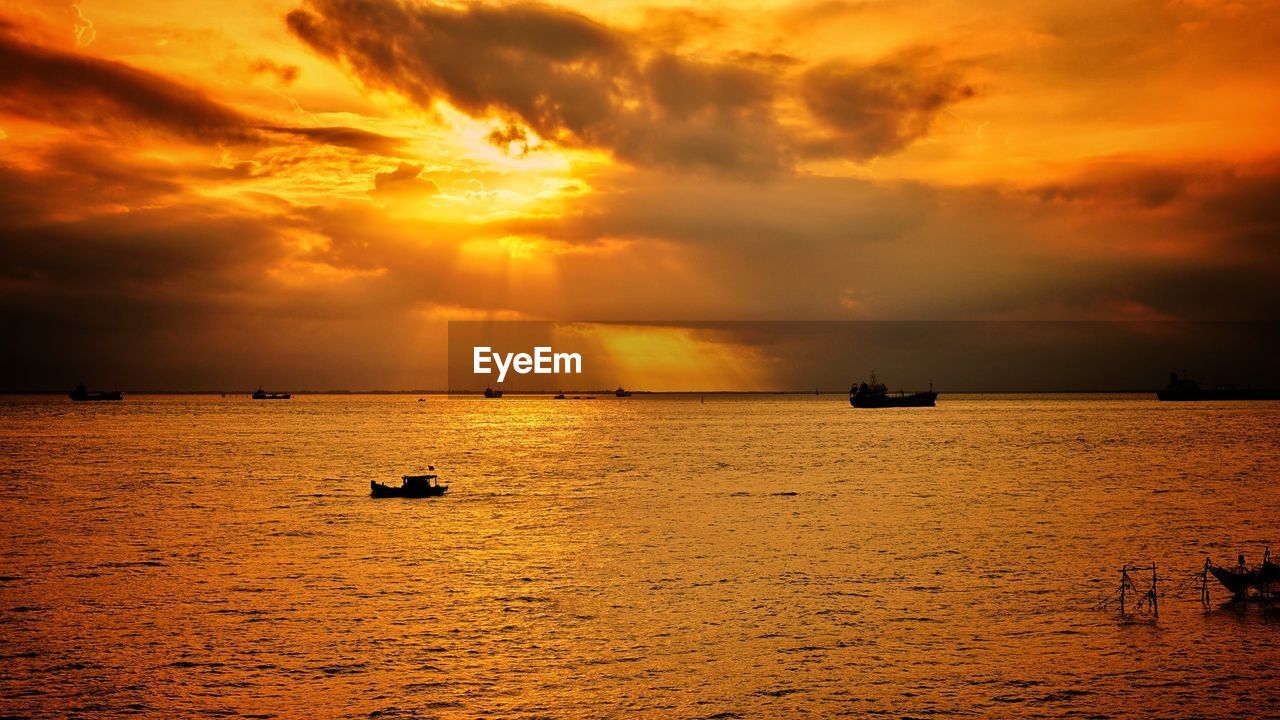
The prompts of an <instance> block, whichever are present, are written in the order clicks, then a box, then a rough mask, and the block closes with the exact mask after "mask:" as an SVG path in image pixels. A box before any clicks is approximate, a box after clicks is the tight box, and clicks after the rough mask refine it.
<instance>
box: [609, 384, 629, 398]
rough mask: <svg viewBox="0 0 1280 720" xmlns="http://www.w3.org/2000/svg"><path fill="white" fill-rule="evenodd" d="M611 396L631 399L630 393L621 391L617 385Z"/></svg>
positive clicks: (620, 387)
mask: <svg viewBox="0 0 1280 720" xmlns="http://www.w3.org/2000/svg"><path fill="white" fill-rule="evenodd" d="M613 395H614V397H631V391H630V390H624V389H622V386H621V385H619V386H618V389H617V390H614V391H613Z"/></svg>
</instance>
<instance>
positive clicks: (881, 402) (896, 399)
mask: <svg viewBox="0 0 1280 720" xmlns="http://www.w3.org/2000/svg"><path fill="white" fill-rule="evenodd" d="M937 400H938V393H936V392H934V391H933V383H932V382H930V383H929V389H928V390H927V391H925V392H916V393H907V392H905V391H902V390H899V391H898V392H897V394H890V393H889V388H888V387H887V386H886V385H884V384H883V383H881V382H879V381H878V380H876V374H875V372H874V371H872V373H871V382H869V383H865V382H864V383H854V385H853V386H852V387H850V388H849V404H850V405H852V406H853V407H856V408H891V407H933V406H934V404H935V403H936V402H937Z"/></svg>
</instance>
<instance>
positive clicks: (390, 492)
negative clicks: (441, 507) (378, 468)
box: [369, 465, 449, 498]
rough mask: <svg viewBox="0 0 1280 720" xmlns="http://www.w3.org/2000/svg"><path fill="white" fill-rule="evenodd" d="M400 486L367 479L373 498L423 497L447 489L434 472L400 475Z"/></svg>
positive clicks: (436, 495)
mask: <svg viewBox="0 0 1280 720" xmlns="http://www.w3.org/2000/svg"><path fill="white" fill-rule="evenodd" d="M427 469H428V470H435V466H433V465H429V466H427ZM400 481H401V482H400V487H395V486H394V485H383V484H382V483H380V482H378V481H377V480H370V481H369V496H370V497H375V498H389V497H402V498H425V497H440V496H441V495H444V494H445V493H446V492H448V490H449V486H448V485H441V484H440V478H439V476H437V475H434V474H428V475H401V476H400Z"/></svg>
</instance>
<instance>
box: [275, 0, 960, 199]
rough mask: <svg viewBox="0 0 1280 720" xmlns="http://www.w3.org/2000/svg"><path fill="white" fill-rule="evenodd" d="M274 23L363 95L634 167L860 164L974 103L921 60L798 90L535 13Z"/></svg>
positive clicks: (388, 6) (820, 73) (293, 17)
mask: <svg viewBox="0 0 1280 720" xmlns="http://www.w3.org/2000/svg"><path fill="white" fill-rule="evenodd" d="M287 23H288V26H289V28H290V30H291V31H292V32H293V33H294V34H295V35H296V36H297V37H298V38H300V39H301V40H303V41H304V42H305V43H307V44H308V45H309V46H310V47H311V48H312V49H313V50H315V51H316V52H318V53H320V54H322V55H324V56H325V57H328V58H330V59H332V60H335V61H337V62H340V63H342V64H344V65H345V66H346V67H348V68H349V69H350V71H351V72H352V73H353V74H354V75H355V76H356V77H357V78H359V80H360V81H361V82H363V83H364V84H365V85H366V86H368V87H371V88H375V89H379V90H390V91H394V92H397V93H400V94H402V95H404V96H405V97H407V98H408V99H409V100H411V101H413V102H414V103H416V104H418V105H419V106H421V107H424V108H428V107H431V105H432V103H433V102H435V101H436V100H443V101H447V102H448V103H450V104H451V105H453V106H455V107H457V108H459V109H461V110H463V111H464V112H467V113H469V114H471V115H473V116H477V117H482V116H491V115H496V116H499V117H500V118H502V119H504V120H507V121H509V122H511V123H518V124H520V125H522V126H525V127H528V128H530V129H532V130H533V131H535V132H536V133H537V134H538V135H539V136H541V137H543V138H546V139H549V140H551V141H553V142H556V143H560V144H563V145H569V146H583V147H593V148H603V149H607V150H610V151H612V152H613V153H614V154H615V156H616V157H618V158H619V159H621V160H623V161H626V162H629V163H633V164H637V165H648V166H661V165H667V166H675V167H679V166H686V167H687V166H697V167H710V168H715V169H721V170H727V171H733V172H745V173H756V174H761V173H769V172H773V171H776V170H780V169H785V168H787V167H789V166H790V165H791V162H792V158H793V156H794V154H795V152H796V148H797V147H800V148H802V149H804V151H805V152H807V153H809V154H822V155H828V156H840V157H855V158H869V157H872V156H875V155H878V154H882V153H888V152H893V151H896V150H899V149H901V148H902V147H904V146H905V145H906V144H907V143H909V142H911V141H912V140H915V139H918V138H919V137H921V136H922V135H923V134H924V133H926V132H927V131H928V129H929V127H930V126H931V124H932V121H933V119H934V117H935V116H936V115H937V113H939V112H941V111H942V110H943V109H944V108H945V107H946V106H947V105H949V104H950V103H953V102H956V101H958V100H961V99H963V98H965V97H968V96H969V95H971V94H972V90H971V89H970V88H969V87H968V86H967V85H964V84H963V83H961V82H960V81H959V79H958V77H957V76H956V75H955V74H954V73H952V72H950V71H947V70H945V69H944V68H941V67H940V66H939V63H938V62H937V61H936V60H935V59H933V58H927V59H928V62H924V60H925V59H926V58H925V55H924V54H918V55H913V56H910V57H903V58H901V59H900V60H897V61H895V62H893V63H883V64H878V65H869V66H854V65H850V64H839V63H831V64H825V65H821V66H818V67H815V68H811V69H810V70H808V71H805V74H804V75H803V76H802V82H801V83H800V84H799V86H798V87H797V86H796V83H795V82H794V81H795V78H794V77H792V76H793V75H794V72H795V68H796V66H797V65H800V62H799V61H798V60H796V59H795V58H792V57H789V56H786V55H782V54H778V53H754V52H753V53H742V52H738V53H730V54H729V55H727V56H725V57H723V58H707V57H691V56H688V55H686V54H681V53H680V52H678V51H677V50H675V49H671V48H668V49H664V50H661V51H658V52H652V51H651V50H650V48H651V47H653V46H654V45H655V44H658V43H657V37H656V36H655V37H646V36H645V35H644V34H643V31H642V32H641V33H638V34H637V33H628V32H624V31H622V30H619V29H616V28H613V27H609V26H605V25H602V24H600V23H597V22H595V21H592V20H590V19H588V18H586V17H585V16H582V15H579V14H577V13H574V12H570V11H567V10H562V9H558V8H553V7H550V6H544V5H535V4H516V5H510V6H490V5H484V4H478V3H471V4H465V5H462V6H444V5H435V4H421V5H409V4H405V3H399V2H374V0H309V1H308V2H307V4H306V5H305V6H304V7H303V8H300V9H297V10H294V11H293V12H290V13H289V15H288V16H287ZM650 26H653V23H650ZM653 32H658V31H657V30H654V31H653ZM659 34H661V33H659ZM658 45H659V46H660V47H661V45H660V44H658ZM917 60H919V61H920V63H919V64H920V65H921V67H922V68H923V74H921V75H917V74H915V73H914V72H913V68H914V67H915V66H914V65H913V62H915V61H917ZM797 94H799V95H800V99H801V100H802V101H803V102H804V103H805V104H806V105H807V106H808V107H809V109H810V110H811V111H812V112H813V113H814V115H815V116H817V117H818V118H819V119H821V120H822V121H823V124H824V126H825V127H826V129H827V130H829V131H834V133H835V135H834V136H833V137H832V136H830V133H828V136H824V137H823V138H818V139H813V138H806V137H804V135H805V132H804V131H803V130H802V129H799V128H795V127H789V126H787V125H786V123H784V122H783V121H782V119H781V113H780V110H779V106H780V105H781V104H784V103H785V101H789V100H791V99H793V98H794V97H795V96H796V95H797ZM506 137H507V134H506V133H498V134H497V135H496V136H495V138H494V139H495V141H498V142H501V141H503V140H504V139H505V138H506Z"/></svg>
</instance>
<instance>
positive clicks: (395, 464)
mask: <svg viewBox="0 0 1280 720" xmlns="http://www.w3.org/2000/svg"><path fill="white" fill-rule="evenodd" d="M1278 451H1280V403H1274V402H1240V403H1212V402H1206V403H1161V402H1157V401H1156V400H1155V398H1154V397H1153V396H1151V395H1034V394H1017V395H954V394H952V395H947V394H944V395H942V396H941V398H940V399H939V401H938V406H937V407H936V408H933V409H884V410H856V409H853V408H850V407H849V404H848V400H847V398H846V397H844V396H843V395H837V394H824V395H706V396H699V395H694V394H681V395H646V394H637V395H635V396H634V397H631V398H626V399H618V398H614V397H612V396H601V397H599V398H597V399H596V400H592V401H585V400H561V401H557V400H553V399H551V398H550V397H519V396H508V397H506V398H503V399H500V400H484V399H482V398H478V397H467V398H456V397H455V398H449V397H444V396H423V397H421V399H420V398H419V397H418V396H413V395H357V394H349V395H347V394H343V395H296V396H295V397H294V398H293V399H292V400H289V401H253V400H250V399H249V398H248V397H247V396H244V395H239V396H227V397H221V396H218V395H128V396H127V397H126V399H125V400H124V401H123V402H102V403H72V402H70V401H68V400H67V399H66V398H65V396H56V397H55V396H8V397H0V716H4V717H20V718H98V717H156V718H494V719H507V718H510V719H516V718H520V719H526V720H527V719H533V718H691V719H692V718H706V719H711V718H717V719H727V718H833V717H894V718H927V717H981V718H988V717H1018V718H1140V717H1141V718H1149V717H1161V718H1184V717H1185V718H1192V717H1195V718H1207V717H1240V718H1261V717H1280V610H1278V609H1276V608H1272V607H1269V606H1267V605H1264V604H1260V603H1257V602H1250V603H1233V602H1229V600H1230V598H1229V597H1228V595H1227V593H1226V591H1225V589H1223V588H1222V587H1220V586H1218V585H1217V584H1216V583H1215V582H1214V581H1213V580H1212V579H1210V581H1209V584H1208V586H1207V587H1208V591H1209V599H1208V602H1207V603H1206V602H1203V601H1202V591H1203V589H1204V588H1203V586H1202V575H1203V573H1202V569H1203V567H1204V564H1205V561H1206V559H1209V560H1211V561H1212V562H1214V563H1215V564H1221V565H1234V564H1235V563H1236V559H1237V556H1238V555H1240V554H1242V553H1243V554H1245V555H1246V560H1247V562H1249V563H1258V562H1260V561H1261V560H1262V555H1263V553H1264V552H1265V550H1266V549H1267V547H1268V546H1270V547H1271V549H1272V550H1274V551H1276V552H1280V513H1278V512H1277V507H1278V506H1280V503H1278V502H1277V501H1278V500H1280V452H1278ZM429 466H434V468H435V472H436V473H438V474H439V476H440V478H441V480H442V481H443V482H445V483H447V484H448V485H449V490H448V493H447V494H446V495H445V496H444V497H441V498H430V499H417V500H412V499H400V498H392V499H372V498H371V497H370V496H369V488H370V485H369V483H370V481H381V482H386V483H391V484H398V482H399V477H400V476H401V475H404V474H409V473H422V472H426V471H427V469H428V467H429ZM1153 565H1154V567H1155V571H1154V575H1155V584H1156V593H1157V594H1156V598H1157V600H1158V603H1157V604H1158V614H1157V613H1156V612H1154V611H1153V610H1154V609H1153V608H1151V607H1150V605H1151V603H1150V600H1149V596H1148V595H1147V592H1148V591H1149V590H1150V589H1151V585H1152V571H1151V570H1150V569H1149V568H1151V567H1152V566H1153ZM1126 566H1128V567H1132V568H1145V569H1143V570H1132V571H1129V573H1128V575H1129V578H1130V582H1131V585H1132V589H1131V590H1128V591H1127V592H1126V596H1127V597H1126V600H1127V602H1126V610H1127V611H1128V612H1126V613H1125V614H1121V613H1120V611H1119V608H1118V605H1117V602H1116V601H1117V600H1118V596H1117V593H1118V590H1119V588H1120V585H1121V580H1122V573H1123V571H1124V568H1125V567H1126Z"/></svg>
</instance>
